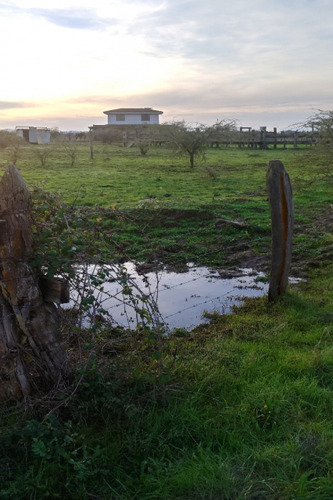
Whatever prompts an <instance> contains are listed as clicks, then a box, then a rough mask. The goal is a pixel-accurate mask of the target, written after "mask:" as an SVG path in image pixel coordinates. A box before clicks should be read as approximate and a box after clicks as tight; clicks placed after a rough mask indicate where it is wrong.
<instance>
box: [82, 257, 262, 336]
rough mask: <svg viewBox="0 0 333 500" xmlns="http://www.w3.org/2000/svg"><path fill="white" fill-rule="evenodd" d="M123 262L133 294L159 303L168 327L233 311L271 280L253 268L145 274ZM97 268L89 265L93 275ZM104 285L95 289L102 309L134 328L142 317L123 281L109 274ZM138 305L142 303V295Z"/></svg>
mask: <svg viewBox="0 0 333 500" xmlns="http://www.w3.org/2000/svg"><path fill="white" fill-rule="evenodd" d="M124 266H125V267H126V272H127V273H128V275H129V277H130V280H131V282H132V284H134V288H133V287H132V290H133V291H132V295H133V296H136V297H139V296H141V295H142V294H146V295H147V296H149V297H150V300H151V299H153V301H155V303H156V304H157V306H158V310H159V313H160V321H161V322H163V323H164V324H165V325H167V327H168V329H169V330H173V329H174V328H185V329H187V330H190V329H192V328H194V327H195V326H197V325H199V324H201V323H204V322H207V321H208V320H207V319H205V318H204V317H203V313H205V312H209V313H213V312H217V313H220V314H227V313H230V312H231V311H232V307H233V306H235V305H240V304H241V302H242V299H244V297H258V296H262V295H264V294H266V293H267V291H268V284H267V283H264V282H263V281H262V280H263V279H264V277H265V275H264V274H263V273H259V272H254V271H253V270H252V269H239V270H238V272H237V273H236V274H237V276H236V277H235V276H233V277H230V278H225V277H221V276H220V274H219V272H218V271H216V270H211V269H209V268H207V267H197V266H193V265H190V266H189V270H188V271H187V272H183V273H176V272H168V271H166V270H163V271H159V272H157V273H155V272H149V273H146V274H144V275H140V274H138V273H137V272H136V268H135V265H134V264H132V263H127V264H125V265H124ZM96 269H97V268H96V267H95V268H93V267H92V266H89V273H91V275H92V276H93V275H94V274H96ZM100 288H101V286H100V287H99V289H100ZM102 288H103V290H102V291H101V290H97V289H95V290H94V292H93V293H94V296H95V297H96V298H98V300H99V301H100V304H101V305H102V307H103V309H105V310H107V311H108V313H109V315H110V316H111V318H112V321H113V323H114V324H117V325H120V326H124V327H126V328H135V327H136V325H137V322H138V321H140V318H138V317H137V314H136V312H135V309H134V308H133V306H132V305H131V304H130V300H129V297H128V296H126V295H125V296H124V295H123V284H121V283H119V280H118V279H116V280H114V279H110V277H109V280H107V281H105V282H103V284H102ZM138 306H139V307H141V306H142V303H141V301H140V300H139V299H138Z"/></svg>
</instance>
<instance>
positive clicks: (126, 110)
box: [103, 108, 163, 115]
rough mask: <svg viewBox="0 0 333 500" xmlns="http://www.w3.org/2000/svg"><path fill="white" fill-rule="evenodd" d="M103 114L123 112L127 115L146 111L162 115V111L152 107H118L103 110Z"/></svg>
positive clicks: (150, 113)
mask: <svg viewBox="0 0 333 500" xmlns="http://www.w3.org/2000/svg"><path fill="white" fill-rule="evenodd" d="M103 113H104V114H105V115H111V114H114V113H125V114H127V115H137V114H141V113H147V114H149V115H162V114H163V111H158V110H157V109H153V108H118V109H110V110H109V111H103Z"/></svg>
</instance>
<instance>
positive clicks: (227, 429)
mask: <svg viewBox="0 0 333 500" xmlns="http://www.w3.org/2000/svg"><path fill="white" fill-rule="evenodd" d="M37 147H38V146H37ZM33 148H34V147H33V146H29V147H26V148H25V149H24V151H23V152H22V156H21V158H20V159H19V160H18V162H17V165H18V167H19V168H20V171H21V173H22V175H23V177H24V178H25V180H26V182H27V183H28V184H29V186H31V189H32V190H34V188H33V186H38V187H39V188H42V189H44V190H47V191H51V192H52V193H59V197H58V195H57V196H55V195H52V196H51V197H47V196H46V195H45V200H46V202H45V203H44V201H43V200H44V198H43V197H42V196H41V194H40V191H38V193H39V194H38V196H37V197H36V200H35V201H36V205H37V208H36V217H39V218H40V220H41V227H43V224H44V226H46V223H49V224H51V223H52V224H53V225H50V228H48V227H47V228H46V229H47V231H46V229H45V231H44V233H43V234H42V235H41V236H40V238H41V239H40V241H41V242H42V241H44V244H45V245H47V240H48V239H49V240H51V241H52V242H53V243H52V245H53V246H52V251H53V252H54V247H55V245H56V241H57V238H58V239H59V241H61V242H63V241H65V239H64V237H63V235H64V234H65V233H64V231H65V229H64V228H63V226H61V224H60V222H61V221H63V218H64V215H66V221H67V223H68V224H70V226H71V238H73V241H74V239H75V238H76V239H77V240H78V242H77V243H76V242H75V245H77V246H78V247H79V245H80V244H82V245H87V249H88V250H89V252H90V253H91V255H95V253H94V252H96V255H97V256H99V258H101V259H104V260H106V259H107V257H108V256H107V255H105V252H106V250H105V251H104V246H105V248H106V249H107V251H108V252H109V251H110V248H111V249H114V252H115V253H117V254H118V255H119V258H124V257H126V256H130V257H132V258H135V259H137V260H141V261H152V260H153V259H154V258H158V259H161V260H163V262H164V263H169V264H172V265H174V266H176V265H177V264H179V263H186V262H188V261H189V260H194V261H196V262H197V263H198V264H209V265H212V266H214V267H223V268H228V267H231V266H236V265H239V264H240V263H242V262H249V261H251V262H257V264H258V266H263V267H264V268H265V269H268V268H269V250H270V217H269V209H268V202H267V196H266V191H265V175H266V169H267V165H268V162H269V160H272V159H278V160H281V161H282V162H283V163H284V165H285V168H286V170H287V172H288V173H289V175H290V178H291V182H292V185H293V193H294V204H295V230H294V250H293V263H292V272H293V274H299V275H301V276H303V277H304V278H306V279H304V280H303V281H301V282H300V283H298V284H297V285H294V286H292V287H291V288H290V289H289V291H288V292H287V293H286V294H285V295H283V296H282V297H281V298H280V299H279V300H278V301H277V302H275V303H269V302H268V301H267V298H266V297H262V298H259V299H249V300H246V301H245V303H244V305H243V306H242V307H240V308H238V309H235V311H234V313H233V314H230V315H219V314H217V313H216V314H213V315H211V321H210V323H209V324H205V325H200V326H198V327H197V328H195V329H194V330H193V331H191V332H186V331H184V330H182V329H176V330H175V331H174V332H173V334H172V335H170V336H168V337H167V336H162V337H161V336H159V335H157V334H156V332H154V331H152V330H150V329H149V328H145V329H140V328H138V329H137V330H136V331H134V332H131V333H129V332H122V331H119V330H114V329H111V328H104V329H103V328H97V329H93V330H89V331H88V330H85V329H78V328H76V329H74V330H73V329H71V330H70V331H68V329H66V328H65V326H64V328H63V329H64V338H65V342H66V345H67V346H68V352H69V355H70V357H71V359H72V364H73V370H74V374H75V377H74V381H73V382H72V384H70V385H69V386H68V388H66V389H65V390H62V391H61V393H60V394H59V393H57V391H55V392H53V393H52V394H50V395H41V396H40V397H39V396H38V395H36V396H35V397H34V398H32V399H31V401H29V402H25V403H26V404H25V405H24V404H23V403H13V404H12V403H10V402H9V403H8V404H3V405H2V407H1V409H0V449H1V454H0V499H1V498H4V499H13V498H15V499H16V500H30V499H31V500H32V499H38V500H39V499H50V500H54V499H57V498H61V499H68V500H89V499H97V500H113V499H115V500H116V499H119V500H120V499H121V500H153V499H154V500H173V499H183V500H268V499H270V500H300V499H303V500H331V498H332V497H333V451H332V450H333V430H332V429H333V417H332V415H333V312H332V311H333V309H332V304H333V266H332V261H333V259H332V247H333V238H332V227H333V211H332V193H333V189H332V188H333V185H332V184H333V182H332V181H333V177H332V172H333V170H332V164H331V159H330V158H329V157H325V158H324V157H322V156H320V155H319V154H316V152H315V151H310V150H307V149H301V148H300V149H299V150H293V149H287V150H282V149H281V150H280V149H277V150H273V149H272V150H268V151H256V150H239V149H236V148H230V149H209V150H208V151H207V154H206V158H205V160H201V161H200V162H197V165H196V166H195V168H194V169H190V168H189V166H188V164H187V159H186V158H181V159H180V158H177V157H172V156H171V155H170V151H168V150H167V149H163V148H152V149H150V150H149V151H148V153H147V155H146V156H141V155H140V154H139V152H138V151H137V150H136V149H135V148H130V149H127V148H123V147H122V146H120V145H110V146H109V145H102V144H95V146H94V150H95V151H94V159H93V160H90V157H89V147H88V146H87V145H80V146H79V147H78V152H77V157H76V161H75V164H74V166H70V159H69V158H68V156H66V154H65V153H64V151H61V150H60V149H59V150H55V151H54V154H53V156H52V157H49V158H48V162H47V163H46V165H45V166H44V167H41V166H40V165H39V164H38V161H37V158H36V155H35V153H33ZM6 154H8V152H7V153H6V151H4V153H2V158H0V160H1V162H2V165H5V162H6V161H9V160H8V158H6ZM34 192H35V190H34ZM166 195H168V196H166ZM50 200H54V207H52V206H51V205H50V203H51V202H50ZM142 200H146V201H145V202H143V201H142ZM45 207H46V208H45ZM45 214H48V215H47V216H46V215H45ZM50 214H51V215H50ZM43 217H44V219H43ZM59 221H60V222H59ZM58 222H59V224H58ZM57 224H58V225H57ZM58 229H59V231H60V232H61V231H63V232H62V233H61V234H60V233H59V234H60V236H59V235H58V233H57V230H58ZM100 234H101V235H102V236H101V237H99V236H98V237H97V235H100ZM43 238H44V240H43ZM85 238H86V239H85ZM81 239H82V241H81V243H80V241H79V240H81ZM96 249H97V250H96ZM59 251H63V249H62V247H61V246H60V247H59ZM52 255H53V258H54V259H55V258H56V254H55V253H53V254H52ZM50 256H51V254H50V255H49V256H48V257H49V258H50ZM58 257H59V256H57V258H58ZM73 258H75V255H74V256H73Z"/></svg>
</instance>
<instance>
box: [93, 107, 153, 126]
mask: <svg viewBox="0 0 333 500" xmlns="http://www.w3.org/2000/svg"><path fill="white" fill-rule="evenodd" d="M103 113H104V114H105V115H107V117H108V125H159V116H160V115H162V114H163V111H158V110H156V109H152V108H118V109H110V110H109V111H103Z"/></svg>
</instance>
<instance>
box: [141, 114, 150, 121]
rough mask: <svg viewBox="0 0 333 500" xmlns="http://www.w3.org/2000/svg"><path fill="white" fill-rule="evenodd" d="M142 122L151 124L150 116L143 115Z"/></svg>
mask: <svg viewBox="0 0 333 500" xmlns="http://www.w3.org/2000/svg"><path fill="white" fill-rule="evenodd" d="M141 121H142V122H150V115H141Z"/></svg>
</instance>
